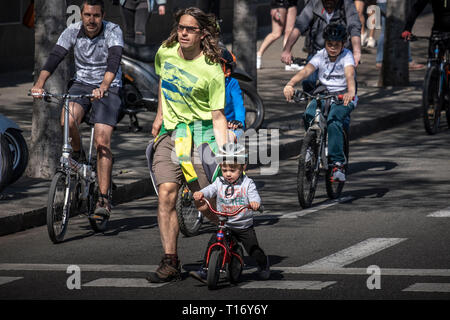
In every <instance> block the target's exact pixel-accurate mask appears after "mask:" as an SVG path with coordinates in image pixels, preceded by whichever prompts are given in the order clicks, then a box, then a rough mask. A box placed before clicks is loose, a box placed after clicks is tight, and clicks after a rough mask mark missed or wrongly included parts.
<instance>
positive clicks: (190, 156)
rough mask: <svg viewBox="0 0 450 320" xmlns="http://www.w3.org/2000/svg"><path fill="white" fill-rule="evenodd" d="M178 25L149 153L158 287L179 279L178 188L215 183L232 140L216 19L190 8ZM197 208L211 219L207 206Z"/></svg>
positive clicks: (161, 54) (159, 59) (165, 57)
mask: <svg viewBox="0 0 450 320" xmlns="http://www.w3.org/2000/svg"><path fill="white" fill-rule="evenodd" d="M175 20H176V24H175V26H174V28H173V29H172V32H171V34H170V35H169V38H168V39H167V40H166V41H164V42H163V44H162V46H161V47H160V48H159V50H158V52H157V53H156V57H155V70H156V73H157V74H158V75H159V76H160V84H159V90H158V112H157V115H156V118H155V120H154V122H153V126H152V134H153V136H154V137H155V139H154V141H152V142H151V144H150V145H149V146H148V148H147V158H148V160H149V167H150V168H151V172H150V174H151V175H152V178H153V181H154V182H155V185H156V186H157V191H158V225H159V229H160V234H161V242H162V246H163V250H164V255H163V256H162V259H161V262H160V264H159V267H158V268H157V270H156V272H151V273H150V274H149V277H148V278H147V279H148V281H150V282H156V283H158V282H168V281H173V280H179V279H180V270H181V269H180V261H179V259H178V254H177V240H178V234H179V226H178V220H177V213H176V208H175V205H176V202H177V197H178V191H179V188H180V186H181V185H182V184H183V183H184V182H185V181H186V182H187V183H188V185H189V188H190V190H191V191H193V192H195V191H198V190H200V189H202V188H204V187H206V186H207V185H209V184H210V182H211V181H214V180H215V178H216V177H217V175H218V173H219V170H220V168H219V166H218V165H217V163H216V162H215V160H214V154H215V153H216V152H217V151H218V146H223V145H224V144H225V143H226V136H227V120H226V118H225V114H224V108H225V79H224V73H223V71H222V68H221V65H220V58H221V49H220V47H219V45H218V43H219V34H218V30H217V25H216V20H215V17H214V16H213V15H209V14H205V13H204V12H203V11H201V10H200V9H198V8H187V9H181V10H179V11H178V12H177V13H176V16H175ZM174 156H175V159H174ZM196 204H198V209H199V210H201V211H202V212H204V213H205V215H207V214H208V209H207V208H206V206H205V207H201V206H200V203H196ZM209 217H210V219H212V220H217V218H216V217H215V216H213V215H211V216H209ZM214 218H215V219H214Z"/></svg>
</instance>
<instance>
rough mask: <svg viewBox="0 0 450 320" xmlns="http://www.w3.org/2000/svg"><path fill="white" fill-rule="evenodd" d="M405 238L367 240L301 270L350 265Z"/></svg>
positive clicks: (309, 264) (307, 265)
mask: <svg viewBox="0 0 450 320" xmlns="http://www.w3.org/2000/svg"><path fill="white" fill-rule="evenodd" d="M405 240H406V239H405V238H369V239H367V240H364V241H362V242H360V243H358V244H356V245H354V246H351V247H349V248H347V249H344V250H341V251H339V252H336V253H334V254H332V255H329V256H327V257H325V258H322V259H319V260H316V261H313V262H311V263H308V264H305V265H303V266H301V267H300V268H303V269H309V268H312V269H334V268H340V267H343V266H345V265H348V264H351V263H353V262H355V261H358V260H360V259H363V258H366V257H368V256H370V255H372V254H375V253H377V252H379V251H381V250H384V249H386V248H389V247H392V246H394V245H396V244H398V243H400V242H402V241H405Z"/></svg>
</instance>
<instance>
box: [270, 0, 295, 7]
mask: <svg viewBox="0 0 450 320" xmlns="http://www.w3.org/2000/svg"><path fill="white" fill-rule="evenodd" d="M296 6H297V0H272V2H271V3H270V8H272V9H277V8H285V9H288V8H290V7H296Z"/></svg>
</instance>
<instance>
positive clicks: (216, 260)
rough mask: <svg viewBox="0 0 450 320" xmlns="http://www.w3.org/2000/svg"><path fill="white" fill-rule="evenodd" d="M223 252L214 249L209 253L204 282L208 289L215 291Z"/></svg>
mask: <svg viewBox="0 0 450 320" xmlns="http://www.w3.org/2000/svg"><path fill="white" fill-rule="evenodd" d="M223 255H224V252H223V250H222V249H216V250H213V251H212V252H211V255H210V257H209V262H208V276H207V277H206V282H207V284H208V289H216V288H217V284H218V283H219V278H220V269H221V268H222V261H223Z"/></svg>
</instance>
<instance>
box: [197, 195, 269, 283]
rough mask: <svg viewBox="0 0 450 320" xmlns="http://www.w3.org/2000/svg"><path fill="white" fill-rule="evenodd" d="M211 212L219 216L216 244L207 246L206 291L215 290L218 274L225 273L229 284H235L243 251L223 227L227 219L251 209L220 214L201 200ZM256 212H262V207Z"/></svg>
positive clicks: (242, 263)
mask: <svg viewBox="0 0 450 320" xmlns="http://www.w3.org/2000/svg"><path fill="white" fill-rule="evenodd" d="M203 200H204V201H205V202H206V204H207V205H208V207H209V209H210V210H211V212H213V213H215V214H217V215H218V216H219V226H218V230H217V233H216V242H214V243H213V244H212V245H210V246H209V248H208V252H207V255H206V267H207V269H208V276H207V278H206V282H207V284H208V289H215V288H217V283H218V282H219V278H220V274H221V273H226V278H227V280H228V281H229V282H230V283H233V284H234V283H237V282H238V280H239V277H240V276H241V273H242V269H243V268H244V260H243V257H244V249H243V248H242V246H241V245H240V244H238V243H237V241H236V239H234V237H232V236H231V232H230V230H229V229H228V228H227V227H226V226H225V223H226V222H227V220H228V217H232V216H235V215H237V214H238V213H240V212H242V210H244V209H247V208H249V209H251V207H250V205H246V206H242V207H239V208H238V209H237V210H236V211H234V212H220V211H217V210H215V209H214V208H213V207H212V206H211V204H210V203H209V201H208V200H207V199H203ZM258 211H261V212H262V206H260V209H259V210H258Z"/></svg>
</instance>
